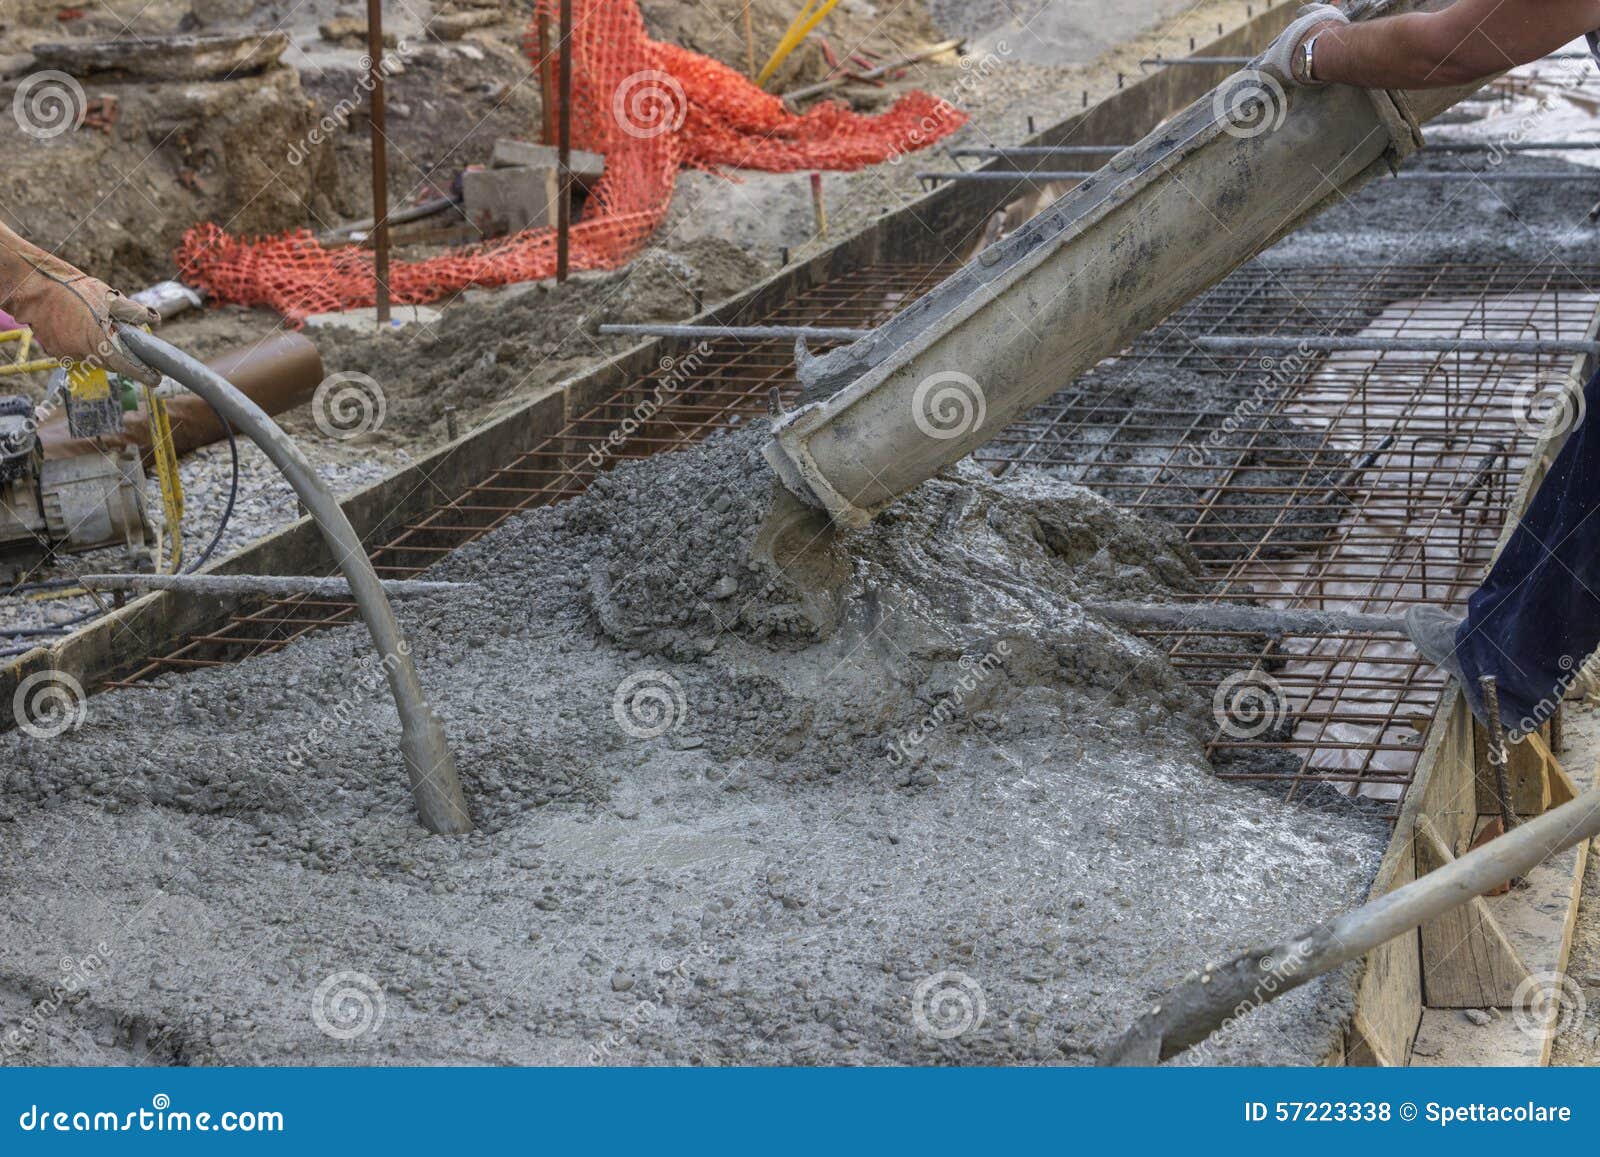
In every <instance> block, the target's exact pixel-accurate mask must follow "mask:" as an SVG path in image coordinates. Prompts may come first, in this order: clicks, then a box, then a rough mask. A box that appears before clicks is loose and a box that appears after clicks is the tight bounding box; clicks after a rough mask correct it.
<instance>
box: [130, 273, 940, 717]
mask: <svg viewBox="0 0 1600 1157" xmlns="http://www.w3.org/2000/svg"><path fill="white" fill-rule="evenodd" d="M948 272H949V270H948V267H945V266H940V265H930V264H916V263H891V264H884V265H876V266H870V267H867V268H863V269H859V270H855V271H852V272H850V273H847V274H843V275H840V276H838V277H835V278H833V279H832V280H830V281H829V282H827V283H826V284H823V285H818V286H815V287H813V288H811V289H809V290H807V291H805V292H804V293H801V294H799V295H797V296H796V297H795V298H793V299H791V300H789V301H787V302H784V303H782V304H781V305H779V306H776V307H775V308H773V309H771V310H769V311H767V312H764V313H761V314H760V315H759V316H754V317H740V318H737V319H734V323H735V324H757V323H759V324H769V325H837V326H873V325H877V324H880V323H881V322H883V321H884V320H886V319H887V318H888V317H889V316H891V315H892V314H893V313H895V312H896V311H897V310H899V309H901V308H903V307H904V306H905V305H907V304H909V303H910V302H912V301H914V300H915V299H916V298H917V297H919V296H921V295H922V294H924V293H926V292H927V291H928V290H930V289H932V288H933V287H934V286H935V285H937V284H938V283H939V281H940V280H941V279H942V278H943V277H944V276H945V274H946V273H948ZM819 348H824V349H825V348H830V346H829V345H828V344H827V343H823V344H822V345H821V346H820V347H819ZM774 389H776V390H777V391H778V393H779V397H780V398H781V399H782V400H783V401H785V402H788V401H792V400H793V399H794V398H795V397H796V396H797V395H798V392H799V391H798V385H797V384H796V382H795V377H794V347H793V344H792V343H790V342H786V341H775V340H774V341H761V342H747V341H738V340H722V339H719V340H713V341H706V342H703V343H699V344H698V345H697V346H695V347H694V348H693V349H691V350H689V351H687V352H684V353H681V354H680V355H678V356H677V357H676V358H673V359H670V360H669V359H663V361H662V364H661V365H660V366H658V367H657V369H655V370H654V371H652V372H651V373H649V374H646V375H644V376H642V377H640V378H638V379H636V380H635V381H633V382H631V383H629V384H628V385H627V386H626V387H624V388H622V389H619V390H617V391H616V392H615V393H613V394H611V395H610V396H609V397H607V398H605V399H604V400H602V401H600V402H598V403H596V404H595V405H594V406H591V407H590V408H589V409H588V410H587V411H585V412H584V413H582V414H580V415H579V416H578V417H576V418H574V419H573V420H571V421H569V422H567V423H566V424H565V425H564V426H562V427H561V428H560V429H559V430H557V431H555V432H554V433H553V434H551V435H549V436H548V437H546V438H543V439H542V440H540V441H539V442H538V443H536V444H535V445H533V446H532V447H530V448H529V449H528V450H527V451H525V452H524V453H522V454H519V455H518V456H517V457H516V458H514V459H512V460H511V461H509V462H507V463H505V464H504V465H502V466H500V467H498V468H497V469H494V470H492V471H490V472H489V473H488V474H487V475H485V476H484V477H483V478H482V479H481V480H479V481H478V482H476V483H474V484H473V485H472V486H470V487H469V488H468V489H467V490H466V491H465V492H463V493H462V494H460V495H457V496H456V497H455V498H453V499H452V500H450V501H449V502H445V503H441V504H439V505H438V506H435V507H433V508H432V509H430V510H428V511H427V512H426V513H425V514H423V515H422V516H421V517H419V518H417V519H415V520H414V521H412V522H409V523H407V524H405V525H404V526H402V527H400V528H399V530H398V532H396V533H394V534H393V535H392V536H391V537H390V538H389V539H388V540H387V541H385V542H383V543H382V544H381V545H378V546H376V547H374V548H373V550H372V552H371V556H370V557H371V558H372V561H373V565H374V567H375V568H376V570H377V571H378V574H379V576H380V577H382V578H413V577H416V576H418V575H421V574H423V573H424V572H425V571H426V570H427V569H428V568H429V567H431V566H432V565H433V564H434V563H436V562H438V561H439V560H440V559H442V558H444V557H445V556H446V555H448V554H450V553H451V552H452V551H454V550H456V549H458V548H459V547H462V546H464V545H466V544H467V543H469V542H472V541H474V540H476V539H479V538H482V537H483V536H484V535H485V534H487V533H489V532H490V531H492V530H494V529H495V528H496V527H498V526H500V525H501V524H503V523H504V522H506V521H507V520H508V519H510V518H513V517H515V516H516V515H518V514H521V513H522V512H524V511H527V510H532V509H535V508H537V507H540V506H546V505H549V504H550V503H553V502H558V501H560V500H561V499H564V498H570V497H572V496H573V495H576V494H579V493H582V492H583V491H584V490H585V489H586V488H587V487H588V486H589V485H590V483H592V482H593V481H594V479H595V477H596V475H597V474H598V473H599V472H601V471H603V470H608V469H610V468H611V467H612V466H613V465H615V463H617V462H619V461H625V460H628V459H636V458H647V457H649V456H650V455H652V454H657V453H660V452H662V451H664V450H676V449H682V448H683V447H686V446H689V445H691V444H693V443H695V442H698V441H700V440H701V439H702V438H704V437H706V436H707V435H709V434H710V433H712V432H713V431H715V430H718V429H724V428H727V427H729V426H733V425H736V424H737V423H739V422H742V421H744V420H746V419H748V418H751V417H755V416H757V415H761V414H764V413H766V412H767V408H768V406H769V405H770V400H771V395H772V391H773V390H774ZM354 614H355V607H354V604H352V603H348V602H345V601H343V600H338V599H316V598H309V597H293V598H285V599H274V600H271V601H270V602H265V603H257V604H253V605H247V607H246V608H244V609H241V610H240V611H239V612H238V613H236V614H234V615H232V616H230V617H229V618H228V620H227V621H226V623H224V624H223V625H222V626H220V627H218V628H216V629H214V630H209V631H206V632H203V633H197V634H193V635H190V636H188V637H187V638H185V639H184V640H183V642H182V643H181V644H180V645H178V646H177V647H175V648H173V649H171V650H170V651H168V652H167V653H165V654H161V655H159V656H152V657H150V658H148V659H147V660H146V661H143V662H141V663H140V664H138V665H137V666H136V667H135V669H134V670H133V671H132V672H131V673H130V674H128V675H126V676H125V677H124V678H122V679H118V680H114V681H112V682H110V683H109V684H108V685H109V686H113V687H120V686H128V685H131V684H133V683H137V682H141V681H144V680H147V679H150V678H153V677H156V676H159V675H162V674H165V673H169V672H173V671H182V670H192V669H196V668H205V667H218V666H223V665H225V664H228V663H235V662H239V661H241V660H243V659H246V658H249V657H251V656H253V655H260V654H266V653H269V652H271V651H275V650H277V649H279V648H281V647H284V646H286V645H288V644H289V643H291V642H293V641H294V640H295V639H297V638H299V637H301V636H302V635H305V634H308V633H310V632H311V631H316V630H322V629H325V628H327V627H331V626H337V625H340V624H343V623H347V622H350V621H352V618H353V616H354Z"/></svg>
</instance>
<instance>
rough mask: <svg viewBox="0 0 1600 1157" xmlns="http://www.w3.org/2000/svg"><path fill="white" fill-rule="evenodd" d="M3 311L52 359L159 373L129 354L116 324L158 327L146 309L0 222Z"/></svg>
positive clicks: (135, 374)
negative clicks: (122, 342)
mask: <svg viewBox="0 0 1600 1157" xmlns="http://www.w3.org/2000/svg"><path fill="white" fill-rule="evenodd" d="M0 309H4V310H5V311H6V312H7V313H10V314H11V315H12V316H14V317H15V318H16V319H17V320H18V321H20V322H22V323H23V324H24V325H26V326H29V327H30V328H31V329H32V330H33V335H34V337H36V338H37V339H38V340H39V344H40V345H42V346H43V347H44V349H45V352H46V353H48V354H49V355H50V356H51V357H56V358H64V359H68V360H71V361H80V362H87V363H88V364H90V365H94V366H101V367H103V368H105V369H108V370H113V371H115V372H116V373H119V374H127V375H128V376H129V377H132V378H138V379H139V380H140V381H147V382H156V381H159V380H160V377H161V376H160V375H159V374H155V373H152V371H151V370H150V368H149V367H148V366H145V365H143V364H142V363H140V362H138V361H135V360H134V359H132V358H130V357H129V356H128V354H127V351H126V350H124V349H123V348H122V344H121V342H119V341H118V340H117V336H116V329H115V327H116V325H118V324H133V325H154V324H155V323H156V322H157V321H158V320H160V319H159V317H158V316H157V314H156V312H155V310H153V309H148V308H146V307H145V306H142V305H140V304H138V303H137V302H134V301H129V300H128V299H127V298H126V297H124V296H122V294H120V293H118V292H117V291H116V290H114V289H112V288H111V287H110V286H109V285H107V284H106V283H105V282H103V281H98V280H96V279H95V278H93V277H90V276H89V275H88V274H87V273H84V272H83V271H82V270H80V269H77V268H75V267H74V266H72V265H69V264H68V263H67V262H65V261H63V260H61V259H60V258H59V257H56V256H55V255H53V254H50V253H46V252H45V251H44V250H43V249H40V248H39V247H38V246H37V245H31V244H29V243H28V242H26V241H24V240H23V239H22V238H21V237H18V236H17V235H16V234H15V233H13V232H12V231H11V230H10V229H7V228H6V227H5V226H4V225H3V224H0Z"/></svg>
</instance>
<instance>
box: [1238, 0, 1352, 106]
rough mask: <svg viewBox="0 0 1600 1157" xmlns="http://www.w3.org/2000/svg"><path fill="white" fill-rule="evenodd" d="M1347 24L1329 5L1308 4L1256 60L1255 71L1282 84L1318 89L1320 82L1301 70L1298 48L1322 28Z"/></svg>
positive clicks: (1344, 17) (1342, 16)
mask: <svg viewBox="0 0 1600 1157" xmlns="http://www.w3.org/2000/svg"><path fill="white" fill-rule="evenodd" d="M1349 23H1350V18H1349V17H1348V16H1346V15H1345V14H1344V13H1343V12H1341V11H1339V9H1337V8H1335V7H1334V6H1333V5H1332V4H1307V5H1306V6H1305V7H1303V8H1301V9H1300V14H1299V15H1298V16H1296V17H1295V19H1294V21H1293V22H1292V23H1291V24H1290V25H1289V27H1287V28H1285V29H1284V30H1283V31H1282V32H1281V33H1279V34H1278V38H1277V39H1276V40H1274V41H1273V42H1272V43H1271V44H1270V45H1268V46H1267V50H1266V51H1265V52H1263V53H1262V54H1261V56H1260V57H1258V58H1257V60H1256V68H1257V69H1258V70H1259V71H1261V72H1264V73H1266V74H1267V75H1269V76H1271V77H1273V78H1274V79H1275V80H1277V81H1279V82H1280V83H1283V84H1292V85H1301V86H1304V87H1316V86H1319V85H1321V84H1322V83H1323V82H1321V81H1317V80H1312V79H1311V78H1310V77H1307V76H1306V75H1305V73H1304V70H1303V68H1302V67H1301V54H1300V46H1301V45H1302V44H1304V43H1305V42H1306V41H1307V40H1308V39H1310V37H1311V36H1312V35H1313V34H1314V33H1316V32H1318V31H1319V30H1321V29H1323V28H1331V27H1333V26H1335V25H1339V24H1349Z"/></svg>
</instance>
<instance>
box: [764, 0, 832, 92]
mask: <svg viewBox="0 0 1600 1157" xmlns="http://www.w3.org/2000/svg"><path fill="white" fill-rule="evenodd" d="M838 6H839V0H820V4H819V0H806V2H805V5H804V7H802V8H801V9H800V13H799V15H797V16H796V17H795V18H794V20H793V21H791V22H790V24H789V30H788V31H787V32H785V33H784V34H783V39H782V40H780V41H779V42H778V47H777V48H776V49H774V50H773V53H772V55H771V56H770V57H769V58H768V59H767V63H766V64H765V65H764V66H763V67H762V69H761V72H760V73H759V74H757V76H756V83H757V84H766V83H767V81H768V80H770V79H771V78H772V74H773V73H774V72H777V71H778V67H779V65H781V64H782V63H783V62H784V61H785V60H787V59H789V54H790V53H791V52H793V51H794V50H795V49H797V48H799V47H800V45H801V44H802V43H804V42H805V38H806V37H807V36H810V35H811V30H812V29H813V28H815V27H816V26H817V25H818V24H821V23H822V18H823V17H824V16H826V15H827V14H828V13H830V12H832V11H833V10H834V9H835V8H837V7H838Z"/></svg>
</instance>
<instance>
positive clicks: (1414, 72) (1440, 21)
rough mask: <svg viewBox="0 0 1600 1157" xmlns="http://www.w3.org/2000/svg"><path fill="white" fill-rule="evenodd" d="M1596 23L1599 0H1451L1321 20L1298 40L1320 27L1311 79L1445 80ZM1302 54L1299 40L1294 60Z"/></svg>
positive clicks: (1501, 66)
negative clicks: (1432, 6)
mask: <svg viewBox="0 0 1600 1157" xmlns="http://www.w3.org/2000/svg"><path fill="white" fill-rule="evenodd" d="M1597 28H1600V0H1456V2H1455V3H1454V4H1452V5H1450V7H1448V8H1445V9H1442V10H1441V11H1438V12H1415V13H1408V14H1406V15H1402V16H1384V17H1379V18H1378V19H1376V20H1365V21H1361V22H1360V23H1356V24H1343V23H1337V22H1330V23H1327V24H1322V25H1320V26H1317V27H1313V28H1311V29H1310V30H1308V31H1307V32H1306V33H1305V34H1304V35H1302V36H1300V37H1298V43H1299V44H1303V43H1304V42H1305V41H1306V40H1308V39H1310V37H1311V36H1313V35H1317V33H1318V32H1320V33H1321V35H1320V36H1318V38H1317V42H1316V46H1315V50H1314V53H1313V67H1314V69H1315V73H1314V75H1313V76H1312V78H1311V79H1312V80H1313V82H1315V83H1320V84H1329V83H1332V84H1351V85H1355V86H1357V87H1359V88H1448V87H1451V86H1453V85H1458V84H1471V83H1472V82H1474V81H1480V80H1483V79H1484V78H1486V77H1490V76H1493V75H1495V74H1496V73H1499V72H1504V71H1505V70H1506V69H1508V68H1514V67H1516V66H1517V65H1519V64H1527V63H1529V62H1530V61H1534V60H1538V59H1539V58H1540V57H1542V56H1546V55H1548V54H1550V53H1551V52H1554V51H1555V50H1556V49H1558V48H1560V47H1561V46H1562V45H1564V44H1566V43H1568V42H1569V41H1571V40H1574V39H1576V38H1578V37H1580V36H1582V35H1583V34H1584V33H1586V32H1592V31H1594V30H1595V29H1597ZM1302 58H1303V56H1302V53H1301V52H1299V51H1298V48H1297V50H1296V52H1295V54H1294V60H1295V62H1296V65H1297V67H1298V66H1299V64H1300V61H1301V60H1302ZM1296 79H1300V80H1303V79H1304V78H1303V77H1300V76H1299V75H1298V74H1297V75H1296Z"/></svg>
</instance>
